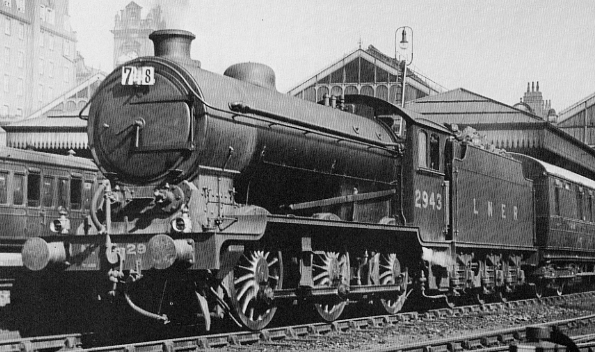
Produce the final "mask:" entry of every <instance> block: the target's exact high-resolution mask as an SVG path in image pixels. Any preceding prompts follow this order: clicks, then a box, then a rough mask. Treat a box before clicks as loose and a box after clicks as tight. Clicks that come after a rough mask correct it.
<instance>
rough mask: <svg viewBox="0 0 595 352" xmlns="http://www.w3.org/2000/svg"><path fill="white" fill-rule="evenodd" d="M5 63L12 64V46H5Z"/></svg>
mask: <svg viewBox="0 0 595 352" xmlns="http://www.w3.org/2000/svg"><path fill="white" fill-rule="evenodd" d="M4 65H6V66H8V65H10V48H9V47H4Z"/></svg>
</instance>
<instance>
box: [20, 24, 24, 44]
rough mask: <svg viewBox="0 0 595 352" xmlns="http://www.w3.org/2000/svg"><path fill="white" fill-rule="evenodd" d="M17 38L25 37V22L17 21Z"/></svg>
mask: <svg viewBox="0 0 595 352" xmlns="http://www.w3.org/2000/svg"><path fill="white" fill-rule="evenodd" d="M19 39H20V40H23V39H25V24H24V23H19Z"/></svg>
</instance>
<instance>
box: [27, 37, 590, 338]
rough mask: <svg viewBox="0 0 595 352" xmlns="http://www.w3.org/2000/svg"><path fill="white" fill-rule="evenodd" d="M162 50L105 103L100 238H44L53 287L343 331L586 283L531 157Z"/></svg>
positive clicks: (97, 128) (189, 314) (385, 106)
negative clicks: (415, 308) (561, 252)
mask: <svg viewBox="0 0 595 352" xmlns="http://www.w3.org/2000/svg"><path fill="white" fill-rule="evenodd" d="M150 38H151V39H152V40H153V42H154V46H155V56H151V57H142V58H138V59H135V60H132V61H130V62H127V63H126V64H124V65H123V66H121V67H119V68H117V69H116V70H115V71H114V72H112V73H111V74H110V75H109V76H108V77H107V78H106V79H105V80H104V81H103V82H102V84H101V85H100V87H99V88H98V89H97V91H96V93H95V95H94V96H93V98H92V100H91V106H90V112H89V117H88V136H89V145H90V148H91V151H92V153H93V156H94V159H95V161H96V163H97V165H98V166H99V168H100V170H101V172H102V173H103V174H104V175H105V177H106V178H107V181H106V182H104V183H103V185H102V186H101V187H100V189H99V190H98V192H97V193H96V194H95V197H94V199H93V201H92V206H91V208H92V209H91V217H92V221H93V224H94V226H95V228H96V230H97V232H98V234H97V235H87V236H80V234H81V233H79V232H78V230H77V229H73V230H71V231H62V232H60V233H56V234H55V235H54V236H43V237H36V238H34V239H31V240H29V241H28V242H27V243H26V244H25V247H24V249H23V252H22V253H23V263H24V265H25V266H26V267H27V268H29V269H31V270H33V271H36V273H35V274H36V275H37V276H43V275H45V274H46V273H52V277H55V275H58V276H59V277H68V278H74V279H73V280H74V281H76V280H77V279H76V278H77V277H82V276H84V278H85V281H84V284H83V285H82V287H88V288H89V293H92V294H93V296H97V295H98V296H99V297H111V298H114V299H115V300H116V301H118V302H123V303H124V304H125V305H126V307H127V309H128V310H130V311H133V312H136V313H139V314H140V315H141V316H144V317H146V318H148V319H151V320H153V321H160V322H165V323H170V322H171V323H180V324H192V323H196V322H197V321H198V322H201V323H203V324H204V325H205V327H206V329H209V328H210V325H211V320H212V318H214V317H217V318H229V320H231V321H234V322H236V323H237V324H238V325H240V326H242V327H245V328H248V329H253V330H258V329H262V328H264V327H266V326H267V325H268V324H269V323H270V321H271V320H272V318H273V317H274V315H275V313H276V311H277V308H278V307H286V306H291V305H294V304H297V305H303V306H307V307H312V312H313V313H314V314H315V315H316V316H318V317H319V318H320V319H323V320H326V321H333V320H335V319H338V318H339V317H340V316H341V314H342V312H343V310H344V308H345V306H346V305H347V303H348V302H350V303H354V302H361V303H365V304H373V305H375V306H376V307H378V308H379V309H380V310H381V311H383V312H385V313H389V314H394V313H396V312H398V311H400V310H401V309H402V307H403V304H404V302H405V301H406V299H407V298H408V297H409V295H411V294H414V295H417V296H419V297H425V298H430V299H432V298H433V299H437V298H440V299H446V300H448V302H449V303H452V302H454V301H456V300H457V299H458V298H459V297H473V298H475V299H478V300H480V301H483V300H484V299H486V298H490V299H500V300H505V299H507V298H508V297H509V295H511V294H512V293H515V292H517V291H518V290H519V289H520V288H523V287H526V286H530V287H534V286H535V285H536V282H539V283H540V285H539V287H541V288H544V287H560V284H559V283H560V282H561V281H560V280H562V279H564V280H567V281H568V280H571V279H574V278H575V277H569V276H567V275H566V274H567V273H568V270H567V269H565V267H567V266H568V265H569V264H568V262H567V261H564V262H563V261H560V262H559V263H558V264H556V265H550V266H547V265H545V262H546V261H548V260H550V259H551V258H549V257H547V258H546V256H543V255H541V254H542V252H540V250H541V249H542V246H541V247H540V245H539V243H542V242H539V236H540V234H539V233H537V231H536V229H537V228H536V225H535V214H536V212H535V204H536V203H535V199H536V197H534V192H535V191H536V188H535V187H534V182H533V180H532V179H530V177H533V178H534V177H535V174H531V173H530V172H529V169H527V167H526V161H524V160H522V159H521V158H519V159H520V160H521V161H519V160H515V159H514V158H513V157H511V156H510V155H508V154H507V153H505V152H503V151H500V150H497V149H494V148H493V147H491V146H489V145H487V144H485V143H481V142H478V141H477V139H478V138H477V135H475V134H472V133H468V131H467V130H463V131H461V130H459V129H458V127H456V126H441V125H438V124H435V123H433V122H431V121H428V120H425V119H424V118H423V117H422V116H420V115H417V114H415V113H412V112H407V111H405V110H403V109H401V108H399V107H396V106H394V105H392V104H390V103H388V102H386V101H383V100H380V99H377V98H374V97H367V96H344V97H342V100H341V101H340V103H339V104H334V103H331V102H329V101H323V102H322V103H321V104H313V103H311V102H308V101H304V100H301V99H297V98H294V97H290V96H287V95H284V94H281V93H279V92H277V91H276V89H275V77H274V73H273V71H272V70H271V69H270V68H269V67H267V66H265V65H261V64H255V63H243V64H237V65H233V66H231V67H230V68H228V69H227V70H226V71H225V73H224V74H223V75H219V74H215V73H212V72H209V71H207V70H204V69H202V68H201V64H200V62H198V61H196V60H193V59H192V58H191V57H190V42H191V41H192V39H193V38H194V36H193V35H192V34H191V33H189V32H186V31H180V30H163V31H156V32H154V33H152V34H151V35H150ZM585 187H586V186H585ZM539 196H541V194H540V195H539ZM546 196H547V195H546ZM56 248H58V249H59V250H60V253H66V255H65V256H61V257H55V256H51V255H47V253H53V252H54V251H55V249H56ZM579 251H580V250H579ZM587 257H588V256H587ZM548 258H549V259H548ZM589 258H592V256H591V257H589ZM589 260H591V259H589ZM583 269H584V270H587V271H588V270H590V269H588V268H587V267H585V266H583ZM591 269H592V268H591ZM565 282H566V281H565ZM527 284H529V285H527ZM77 286H78V287H81V284H80V283H79V284H78V285H77ZM539 292H542V291H539Z"/></svg>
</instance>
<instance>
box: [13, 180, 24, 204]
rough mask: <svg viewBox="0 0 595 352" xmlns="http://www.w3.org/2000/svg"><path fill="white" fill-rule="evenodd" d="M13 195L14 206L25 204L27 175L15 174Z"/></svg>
mask: <svg viewBox="0 0 595 352" xmlns="http://www.w3.org/2000/svg"><path fill="white" fill-rule="evenodd" d="M12 183H13V187H12V188H13V191H12V192H13V193H12V204H14V205H23V204H25V196H24V194H25V193H24V192H23V190H24V188H25V187H24V186H25V175H20V174H15V175H14V177H13V180H12Z"/></svg>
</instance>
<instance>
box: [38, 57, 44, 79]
mask: <svg viewBox="0 0 595 352" xmlns="http://www.w3.org/2000/svg"><path fill="white" fill-rule="evenodd" d="M43 66H44V65H43V58H39V74H40V75H41V76H43Z"/></svg>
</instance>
